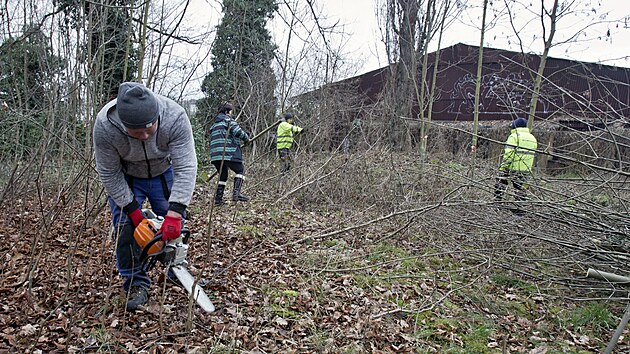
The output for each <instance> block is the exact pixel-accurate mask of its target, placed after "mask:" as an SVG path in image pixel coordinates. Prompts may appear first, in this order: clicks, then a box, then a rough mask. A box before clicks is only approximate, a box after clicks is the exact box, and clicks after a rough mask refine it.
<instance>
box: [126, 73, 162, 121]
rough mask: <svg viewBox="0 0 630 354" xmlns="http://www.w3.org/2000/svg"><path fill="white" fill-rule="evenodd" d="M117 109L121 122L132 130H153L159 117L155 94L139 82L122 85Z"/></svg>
mask: <svg viewBox="0 0 630 354" xmlns="http://www.w3.org/2000/svg"><path fill="white" fill-rule="evenodd" d="M116 107H117V109H118V116H119V117H120V121H121V122H122V124H123V125H124V126H125V127H127V128H130V129H144V128H151V127H152V126H153V124H154V123H155V122H156V121H157V119H158V116H159V106H158V102H157V100H156V99H155V96H154V95H153V92H151V90H149V89H148V88H146V87H145V86H144V85H142V84H139V83H137V82H123V83H122V84H120V87H119V88H118V100H117V101H116Z"/></svg>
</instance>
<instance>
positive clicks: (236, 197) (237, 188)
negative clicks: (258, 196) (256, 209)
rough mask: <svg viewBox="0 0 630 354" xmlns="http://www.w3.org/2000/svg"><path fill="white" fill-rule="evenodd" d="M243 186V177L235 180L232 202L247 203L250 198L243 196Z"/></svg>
mask: <svg viewBox="0 0 630 354" xmlns="http://www.w3.org/2000/svg"><path fill="white" fill-rule="evenodd" d="M242 185H243V177H235V178H234V190H233V191H232V201H235V202H247V201H249V197H247V196H244V195H242V194H241V186H242Z"/></svg>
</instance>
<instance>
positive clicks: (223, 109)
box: [219, 102, 234, 114]
mask: <svg viewBox="0 0 630 354" xmlns="http://www.w3.org/2000/svg"><path fill="white" fill-rule="evenodd" d="M233 110H234V105H232V104H231V103H229V102H225V103H222V104H221V106H219V113H223V114H226V113H227V112H229V111H233Z"/></svg>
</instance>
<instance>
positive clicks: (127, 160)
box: [93, 94, 197, 208]
mask: <svg viewBox="0 0 630 354" xmlns="http://www.w3.org/2000/svg"><path fill="white" fill-rule="evenodd" d="M155 98H156V100H157V101H158V104H159V106H160V108H159V112H160V116H159V118H158V127H157V131H156V133H155V134H153V135H152V136H151V137H150V138H149V139H148V140H146V141H140V140H138V139H135V138H132V137H130V136H129V135H127V130H126V129H125V127H124V126H123V124H122V123H121V121H120V118H119V117H118V112H117V110H116V100H115V99H114V100H112V101H110V102H109V103H107V104H106V105H105V107H103V108H102V109H101V111H100V112H98V115H97V116H96V122H95V124H94V139H93V140H94V154H95V158H96V171H97V172H98V175H99V177H100V179H101V181H102V182H103V185H105V190H106V191H107V194H108V195H109V196H110V197H111V198H112V199H113V200H114V202H115V203H116V204H117V205H118V206H120V207H121V208H122V207H124V206H126V205H127V204H129V203H131V201H132V200H133V193H132V192H131V189H130V188H129V186H128V185H127V182H126V180H125V175H129V176H132V177H136V178H152V177H156V176H159V175H161V174H162V173H164V172H165V171H166V170H167V169H168V168H169V167H170V166H171V165H172V166H173V186H172V189H171V196H170V198H169V203H179V204H182V205H183V206H184V207H187V206H188V204H189V203H190V200H191V199H192V194H193V190H194V189H195V180H196V176H197V155H196V154H195V143H194V140H193V134H192V127H191V125H190V121H189V119H188V116H187V115H186V112H185V111H184V109H183V108H182V107H181V106H180V105H178V104H177V103H176V102H175V101H173V100H171V99H169V98H167V97H164V96H161V95H158V94H155Z"/></svg>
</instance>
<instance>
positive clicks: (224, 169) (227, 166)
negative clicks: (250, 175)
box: [212, 160, 245, 184]
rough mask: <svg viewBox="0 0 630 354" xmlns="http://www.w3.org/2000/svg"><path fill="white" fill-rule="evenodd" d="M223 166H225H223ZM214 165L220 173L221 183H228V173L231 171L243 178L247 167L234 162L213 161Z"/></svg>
mask: <svg viewBox="0 0 630 354" xmlns="http://www.w3.org/2000/svg"><path fill="white" fill-rule="evenodd" d="M221 164H223V165H221ZM212 165H213V166H214V167H215V168H216V169H217V171H219V181H220V182H224V183H223V184H225V182H227V180H228V172H229V170H232V171H234V173H236V174H237V175H240V177H241V178H242V176H243V171H245V166H244V165H243V163H242V162H234V161H221V160H219V161H212Z"/></svg>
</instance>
